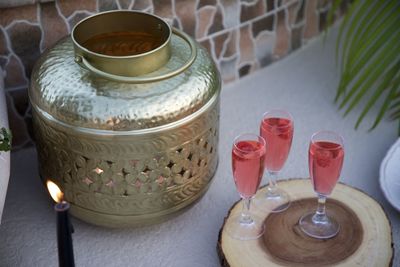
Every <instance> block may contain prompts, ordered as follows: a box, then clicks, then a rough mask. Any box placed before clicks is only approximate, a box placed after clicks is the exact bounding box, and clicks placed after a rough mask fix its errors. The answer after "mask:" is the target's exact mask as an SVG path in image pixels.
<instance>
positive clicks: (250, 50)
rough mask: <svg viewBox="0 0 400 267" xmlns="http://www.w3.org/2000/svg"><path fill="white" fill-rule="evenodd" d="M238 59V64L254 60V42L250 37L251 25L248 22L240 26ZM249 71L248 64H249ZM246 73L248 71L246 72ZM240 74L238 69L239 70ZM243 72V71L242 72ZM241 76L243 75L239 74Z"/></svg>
mask: <svg viewBox="0 0 400 267" xmlns="http://www.w3.org/2000/svg"><path fill="white" fill-rule="evenodd" d="M239 51H240V60H239V64H241V63H245V62H251V61H254V59H255V58H254V44H253V38H252V32H251V27H250V25H249V24H247V25H245V26H243V27H241V28H240V40H239ZM249 71H250V66H249ZM247 73H248V72H247ZM239 74H240V71H239ZM242 74H243V72H242ZM240 76H243V75H240Z"/></svg>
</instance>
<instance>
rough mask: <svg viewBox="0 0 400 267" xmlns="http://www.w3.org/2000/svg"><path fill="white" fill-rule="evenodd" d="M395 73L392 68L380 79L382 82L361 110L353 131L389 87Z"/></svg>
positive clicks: (394, 69)
mask: <svg viewBox="0 0 400 267" xmlns="http://www.w3.org/2000/svg"><path fill="white" fill-rule="evenodd" d="M396 71H397V69H396V67H395V66H394V67H392V68H391V69H390V70H389V71H388V72H387V73H386V75H385V77H384V78H383V79H382V82H381V83H380V84H379V86H378V87H377V88H376V90H375V92H374V94H373V95H372V97H371V98H370V99H369V101H368V103H367V104H366V105H365V107H364V109H363V110H362V112H361V115H360V116H359V117H358V119H357V122H356V126H355V129H358V126H359V125H360V123H361V121H362V120H363V118H364V117H365V115H367V113H368V111H369V110H370V109H371V107H372V106H373V105H374V104H375V103H376V101H377V100H378V99H379V98H380V97H381V95H382V94H383V93H384V91H385V90H386V89H387V87H388V86H389V84H390V82H391V81H392V79H393V77H395V75H396ZM399 103H400V102H399Z"/></svg>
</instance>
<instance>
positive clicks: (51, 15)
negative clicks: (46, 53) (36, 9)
mask: <svg viewBox="0 0 400 267" xmlns="http://www.w3.org/2000/svg"><path fill="white" fill-rule="evenodd" d="M40 22H41V26H42V29H43V34H44V36H43V42H42V51H43V50H44V49H46V48H49V47H52V46H53V44H54V43H56V42H57V41H58V40H60V39H61V38H62V37H64V36H66V35H67V34H68V25H67V23H66V21H65V20H64V19H63V18H61V16H60V14H58V11H57V9H56V6H55V3H54V2H53V3H46V4H41V5H40Z"/></svg>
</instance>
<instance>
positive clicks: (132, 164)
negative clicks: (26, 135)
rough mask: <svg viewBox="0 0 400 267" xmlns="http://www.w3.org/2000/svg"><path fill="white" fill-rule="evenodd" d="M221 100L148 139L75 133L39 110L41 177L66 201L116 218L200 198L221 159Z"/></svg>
mask: <svg viewBox="0 0 400 267" xmlns="http://www.w3.org/2000/svg"><path fill="white" fill-rule="evenodd" d="M218 121H219V101H216V102H215V103H214V104H213V105H212V106H210V109H208V110H207V111H206V112H205V113H203V114H201V115H200V116H199V117H197V118H195V119H194V120H192V121H190V122H188V123H186V124H185V125H182V126H181V127H180V128H178V129H175V130H166V131H164V132H160V133H159V134H157V135H155V136H154V138H149V137H148V136H122V137H121V136H112V137H104V136H96V135H88V134H81V133H79V132H74V131H73V130H71V129H70V128H66V127H64V126H61V125H60V124H58V123H57V122H55V121H51V120H48V119H46V118H44V117H43V116H42V115H41V114H40V111H36V110H35V112H34V128H35V133H36V138H37V149H38V155H39V161H40V163H41V164H40V173H41V176H42V179H43V180H44V182H45V180H47V179H52V180H53V181H55V182H56V183H58V184H59V185H60V186H61V188H62V190H63V191H64V192H65V197H66V200H68V201H69V202H71V204H72V205H77V206H79V207H82V208H86V209H89V210H91V211H95V212H99V213H104V214H113V215H135V214H138V215H141V214H150V213H151V214H152V216H154V213H158V212H160V213H163V212H165V210H168V209H174V208H175V207H176V206H179V207H182V208H183V207H184V206H185V202H187V201H189V202H192V200H193V199H194V198H197V197H199V196H200V195H201V193H202V192H203V191H204V188H206V187H207V186H208V184H209V182H210V181H211V179H212V176H213V174H214V172H215V170H216V167H217V161H218V155H217V153H218V152H217V151H218V149H217V148H218Z"/></svg>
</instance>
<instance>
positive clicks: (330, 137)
mask: <svg viewBox="0 0 400 267" xmlns="http://www.w3.org/2000/svg"><path fill="white" fill-rule="evenodd" d="M343 158H344V147H343V138H342V137H341V136H340V135H339V134H337V133H335V132H331V131H320V132H317V133H315V134H313V135H312V137H311V142H310V148H309V152H308V165H309V170H310V177H311V182H312V183H313V186H314V191H315V192H316V193H317V195H318V207H317V211H316V212H315V213H309V214H305V215H304V216H303V217H301V218H300V221H299V225H300V229H301V230H302V231H303V232H304V233H306V234H307V235H309V236H311V237H314V238H319V239H326V238H331V237H334V236H335V235H337V233H338V232H339V229H340V225H339V224H338V222H337V221H336V220H335V218H333V217H331V216H328V215H327V214H326V212H325V201H326V198H327V197H328V196H329V195H330V194H331V192H332V190H333V188H334V187H335V185H336V183H337V181H338V179H339V176H340V172H341V170H342V166H343Z"/></svg>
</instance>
